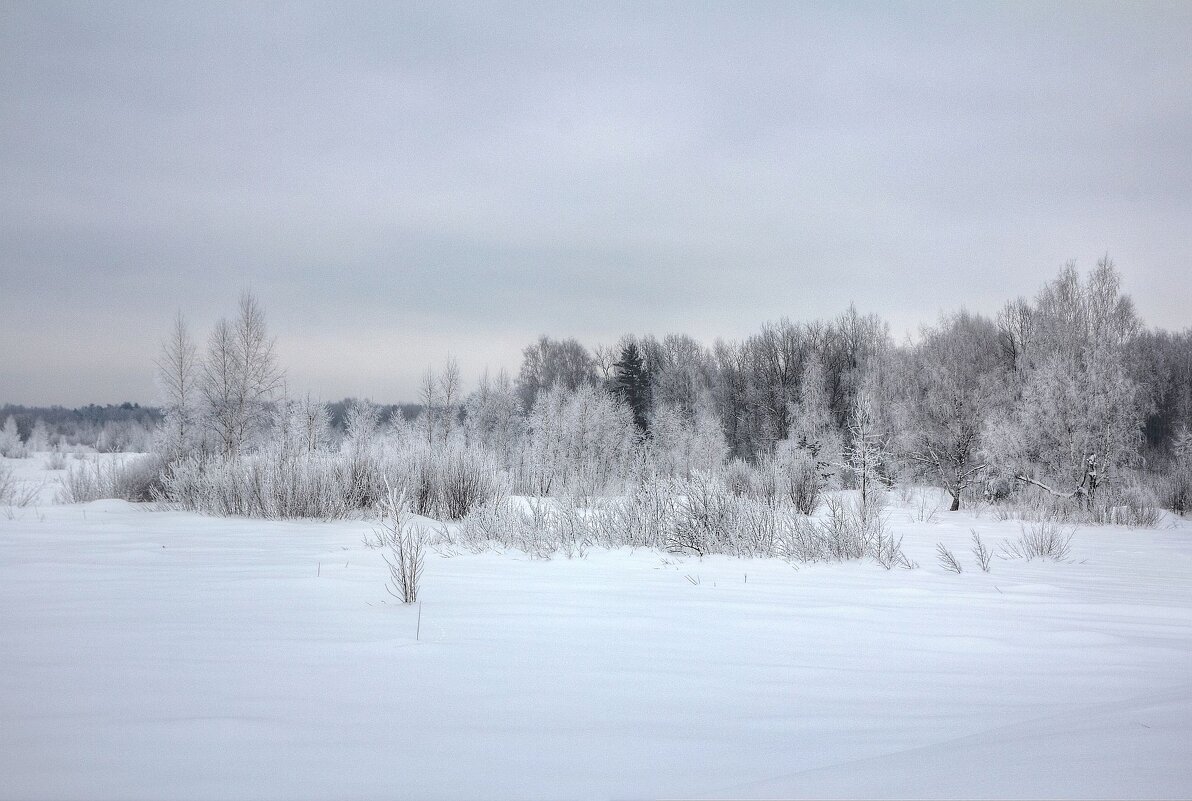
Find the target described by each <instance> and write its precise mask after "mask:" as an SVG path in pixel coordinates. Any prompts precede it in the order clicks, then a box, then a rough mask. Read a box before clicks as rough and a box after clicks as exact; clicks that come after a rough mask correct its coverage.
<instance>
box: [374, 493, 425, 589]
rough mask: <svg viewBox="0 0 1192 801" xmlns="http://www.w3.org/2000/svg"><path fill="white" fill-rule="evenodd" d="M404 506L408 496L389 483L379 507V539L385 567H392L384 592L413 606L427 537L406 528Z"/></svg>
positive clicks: (423, 561)
mask: <svg viewBox="0 0 1192 801" xmlns="http://www.w3.org/2000/svg"><path fill="white" fill-rule="evenodd" d="M405 504H406V499H405V496H404V495H403V494H401V493H398V492H395V491H394V490H393V488H392V487H391V486H389V485H388V484H387V483H386V486H385V494H384V495H383V496H382V499H381V501H380V503H378V505H377V506H378V510H379V511H380V514H381V528H380V529H379V530H378V531H377V539H378V540H379V541H380V542H381V543H382V544H383V546H384V548H385V552H384V558H385V564H386V565H387V566H388V567H389V581H388V583H387V584H386V585H385V589H387V590H388V591H389V594H390V595H392V596H393V597H394V598H397V599H399V600H400V601H401V602H402V603H404V604H412V603H414V602H415V601H417V600H418V584H419V582H420V581H421V579H422V568H423V565H424V564H425V545H426V540H427V537H426V532H425V531H424V530H423V529H422V528H421V527H418V526H415V527H413V528H410V527H408V526H406V524H405Z"/></svg>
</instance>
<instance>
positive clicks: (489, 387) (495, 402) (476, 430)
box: [464, 370, 526, 466]
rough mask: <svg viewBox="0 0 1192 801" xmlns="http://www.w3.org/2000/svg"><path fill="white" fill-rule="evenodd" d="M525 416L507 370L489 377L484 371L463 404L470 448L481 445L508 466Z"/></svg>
mask: <svg viewBox="0 0 1192 801" xmlns="http://www.w3.org/2000/svg"><path fill="white" fill-rule="evenodd" d="M525 428H526V419H525V413H524V411H523V410H522V407H521V401H520V399H519V398H518V396H517V393H516V392H515V391H514V389H513V382H512V381H510V379H509V375H508V373H506V372H505V371H504V370H502V371H501V372H499V373H498V374H497V378H496V380H495V381H493V380H490V379H489V376H488V371H485V373H484V374H483V375H482V376H481V378H480V385H479V386H478V387H477V389H476V391H475V392H473V393H472V394H471V395H469V396H468V400H467V401H466V402H465V403H464V430H465V434H466V438H467V443H468V445H469V446H470V447H483V448H486V449H488V450H489V451H491V452H492V453H494V454H496V456H497V457H498V458H499V459H500V460H501V463H502V464H504V465H507V466H508V465H510V464H511V463H512V460H513V456H514V454H515V453H516V451H517V446H518V443H519V442H520V441H521V438H522V436H523V434H524V433H525Z"/></svg>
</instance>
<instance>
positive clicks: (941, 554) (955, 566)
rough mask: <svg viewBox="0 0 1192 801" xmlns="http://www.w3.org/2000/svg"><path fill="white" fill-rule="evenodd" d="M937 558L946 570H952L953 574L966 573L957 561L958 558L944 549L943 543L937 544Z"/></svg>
mask: <svg viewBox="0 0 1192 801" xmlns="http://www.w3.org/2000/svg"><path fill="white" fill-rule="evenodd" d="M935 556H936V559H938V560H939V563H940V565H942V566H943V568H944V569H945V570H951V571H952V572H953V573H963V572H964V568H962V567H961V566H960V562H958V561H956V557H955V556H953V555H952V552H951V551H949V550H948V549H947V548H945V547H944V544H943V543H942V542H939V543H936V546H935Z"/></svg>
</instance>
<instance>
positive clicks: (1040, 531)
mask: <svg viewBox="0 0 1192 801" xmlns="http://www.w3.org/2000/svg"><path fill="white" fill-rule="evenodd" d="M1021 528H1022V535H1021V536H1020V537H1019V538H1018V539H1017V540H1014V541H1012V542H1003V543H1002V553H1003V555H1004V556H1006V557H1007V558H1009V559H1028V560H1029V559H1035V558H1039V559H1051V560H1053V561H1057V562H1058V561H1062V560H1064V559H1067V558H1068V554H1069V552H1070V550H1071V545H1072V537H1073V536H1074V535H1075V534H1076V529H1075V528H1074V527H1066V526H1063V525H1061V524H1060V523H1058V522H1055V521H1044V522H1039V523H1034V524H1032V525H1031V526H1030V527H1029V528H1028V527H1027V526H1025V525H1023V526H1021Z"/></svg>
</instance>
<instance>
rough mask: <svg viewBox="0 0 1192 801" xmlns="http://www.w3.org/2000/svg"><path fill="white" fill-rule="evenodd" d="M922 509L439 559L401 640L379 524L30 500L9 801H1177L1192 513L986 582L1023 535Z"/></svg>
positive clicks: (17, 533)
mask: <svg viewBox="0 0 1192 801" xmlns="http://www.w3.org/2000/svg"><path fill="white" fill-rule="evenodd" d="M24 461H26V462H28V461H29V460H24ZM919 516H920V515H919V514H917V513H916V510H915V509H913V508H910V507H909V506H903V507H897V508H894V509H892V510H891V518H890V525H891V527H892V528H893V529H894V531H895V533H896V534H899V535H903V536H904V537H905V539H904V541H903V547H904V550H906V551H907V553H908V555H909V556H910V557H911V558H912V559H915V560H917V561H918V562H919V563H920V565H921V567H920V568H919V569H917V570H910V571H908V570H893V571H886V570H883V569H881V568H880V567H879V566H877V565H876V564H874V563H871V562H866V563H849V564H818V565H802V566H798V568H797V569H796V568H795V567H794V566H792V565H789V564H787V563H785V562H782V561H779V560H738V559H730V558H721V557H717V558H705V559H703V560H700V559H696V558H693V557H691V558H688V557H676V556H673V555H669V554H662V553H658V552H656V551H638V552H636V553H631V552H629V551H627V550H622V551H615V552H608V551H601V550H591V551H589V552H588V554H587V556H586V557H585V558H582V559H572V560H568V559H565V558H562V557H560V558H556V559H553V560H550V561H543V560H533V559H530V558H528V557H526V556H525V555H524V554H520V553H517V552H508V553H483V554H468V553H465V554H459V555H455V556H451V557H444V556H440V555H433V554H432V555H431V556H430V557H429V558H428V563H427V567H426V572H425V576H424V580H423V589H422V597H423V603H422V608H421V632H420V635H419V637H418V639H415V636H416V631H417V628H418V625H419V623H418V616H419V609H418V607H416V606H414V607H403V606H401V605H400V604H397V603H395V602H394V600H393V599H392V598H391V597H390V596H389V595H388V594H387V593H386V592H385V589H384V582H385V577H386V570H385V565H384V563H383V561H382V558H381V554H380V552H379V551H375V550H369V549H367V548H365V547H364V545H363V544H362V540H363V539H364V536H365V535H366V534H367V533H369V532H370V529H371V524H370V523H369V522H367V521H349V522H338V523H319V522H272V521H259V520H241V519H214V518H207V517H202V516H198V515H193V514H188V513H179V512H172V511H161V510H154V509H151V508H148V507H146V506H142V505H136V504H128V503H124V502H121V501H98V502H94V503H89V504H80V505H73V506H40V507H37V508H32V507H30V508H26V509H16V510H13V514H12V515H11V519H10V516H9V515H0V643H3V645H2V646H0V653H2V654H3V657H2V659H0V777H2V778H0V797H2V798H14V799H16V798H21V799H37V798H63V797H70V798H124V799H136V798H213V799H218V798H248V797H252V798H343V797H359V798H460V797H483V798H510V797H516V798H639V797H660V796H666V797H676V796H683V797H808V796H810V797H842V796H843V797H857V796H863V797H946V796H947V797H974V798H976V797H995V796H996V797H1016V798H1017V797H1073V796H1079V797H1093V796H1096V797H1153V798H1162V797H1188V796H1189V795H1192V528H1190V527H1189V526H1188V524H1187V523H1185V522H1183V521H1176V520H1172V519H1169V520H1168V521H1166V522H1165V523H1164V525H1165V526H1167V527H1163V528H1158V529H1153V530H1129V529H1124V528H1118V527H1097V528H1089V527H1082V528H1081V529H1080V530H1079V531H1078V532H1077V534H1076V536H1075V538H1074V540H1073V542H1072V555H1071V558H1070V560H1069V561H1067V562H1064V563H1053V562H1042V561H1038V560H1035V561H1032V562H1024V561H1011V560H1005V559H1000V558H995V559H994V560H993V567H992V572H991V573H989V574H983V573H981V572H979V571H978V570H977V568H976V565H975V563H974V560H973V558H972V556H971V554H970V552H969V549H968V540H969V536H970V535H969V531H970V529H974V528H975V529H976V530H977V531H978V532H980V533H981V536H982V537H983V538H984V539H985V540H986V542H987V543H988V544H989V545H991V546H993V547H996V546H997V544H998V543H999V542H1000V541H1001V540H1003V539H1008V538H1011V537H1013V536H1016V535H1017V534H1018V532H1019V529H1018V524H1017V523H1013V522H998V521H995V520H992V519H990V517H989V515H988V514H986V515H984V516H981V517H977V516H975V515H973V514H971V513H968V512H960V513H956V514H948V513H946V512H941V513H939V514H938V515H937V516H936V517H935V519H934V520H932V521H930V522H918V521H916V520H915V518H916V517H919ZM936 542H943V543H944V544H945V545H947V546H948V547H950V548H951V549H952V550H953V552H954V553H956V555H957V557H958V558H959V559H960V561H961V563H962V564H963V565H964V568H965V572H964V573H962V574H960V575H956V574H954V573H949V572H947V571H945V570H944V569H943V568H941V567H940V566H939V565H938V564H937V563H936V561H935V557H934V551H935V544H936Z"/></svg>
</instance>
